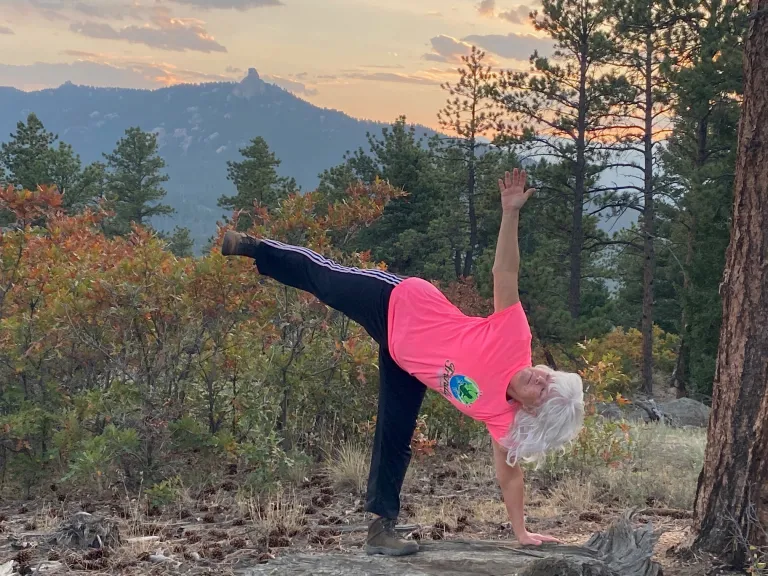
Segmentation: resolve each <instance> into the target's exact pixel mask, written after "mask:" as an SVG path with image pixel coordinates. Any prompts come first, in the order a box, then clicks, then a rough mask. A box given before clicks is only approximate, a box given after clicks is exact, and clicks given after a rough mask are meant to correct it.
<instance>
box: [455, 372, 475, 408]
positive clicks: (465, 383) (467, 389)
mask: <svg viewBox="0 0 768 576" xmlns="http://www.w3.org/2000/svg"><path fill="white" fill-rule="evenodd" d="M449 386H450V388H451V394H453V397H454V398H456V400H458V401H459V402H461V403H462V404H464V405H465V406H470V405H472V404H474V403H475V401H477V399H478V398H480V388H479V387H478V386H477V383H476V382H475V381H474V380H472V379H471V378H467V377H466V376H463V375H461V374H456V375H455V376H453V377H452V378H451V381H450V383H449Z"/></svg>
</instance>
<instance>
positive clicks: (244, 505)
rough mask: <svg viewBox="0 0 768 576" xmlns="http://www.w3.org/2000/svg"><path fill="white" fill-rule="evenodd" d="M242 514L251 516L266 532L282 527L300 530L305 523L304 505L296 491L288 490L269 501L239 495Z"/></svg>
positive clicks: (238, 500)
mask: <svg viewBox="0 0 768 576" xmlns="http://www.w3.org/2000/svg"><path fill="white" fill-rule="evenodd" d="M236 504H237V508H238V511H239V512H240V514H241V515H243V516H246V517H249V518H251V519H252V520H253V521H254V523H255V524H256V525H257V528H259V529H260V530H261V531H264V532H265V533H268V532H270V531H271V530H273V529H275V528H277V527H282V528H284V529H285V530H286V531H288V532H298V531H300V530H301V528H302V526H303V525H304V522H305V518H304V506H302V504H301V501H300V500H299V498H298V497H297V496H296V494H295V493H294V492H290V493H289V492H286V493H283V494H281V495H279V496H277V497H275V498H272V499H270V500H269V501H266V502H265V501H263V500H260V499H259V498H256V497H253V496H245V495H242V494H241V495H238V497H237V500H236Z"/></svg>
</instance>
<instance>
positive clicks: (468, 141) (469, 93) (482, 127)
mask: <svg viewBox="0 0 768 576" xmlns="http://www.w3.org/2000/svg"><path fill="white" fill-rule="evenodd" d="M484 59H485V52H483V51H482V50H478V49H477V48H476V47H475V46H473V47H472V51H471V52H470V54H469V55H468V56H462V63H463V66H462V67H461V68H459V80H458V81H457V82H456V83H453V84H452V83H450V82H446V83H444V84H443V85H442V88H443V90H445V91H446V92H448V94H449V98H448V101H447V102H446V104H445V107H444V108H443V109H442V110H440V111H439V112H438V113H437V119H438V122H439V124H440V127H441V128H442V129H443V130H445V131H446V132H447V133H448V134H450V135H451V137H450V138H449V139H448V140H447V141H446V144H447V146H448V147H449V148H456V149H457V150H458V151H459V154H458V155H454V156H452V157H451V160H452V161H453V162H456V164H457V166H458V167H460V170H459V174H458V176H459V178H461V179H462V180H463V181H464V182H466V184H465V185H464V186H457V187H456V190H457V192H458V195H457V196H458V197H457V198H456V207H457V208H461V210H460V211H459V210H456V213H455V218H456V219H457V220H458V218H459V216H460V215H461V217H462V218H463V217H464V215H466V228H467V233H466V234H462V235H454V236H453V240H454V242H456V245H454V246H453V247H452V250H453V251H454V262H455V268H456V276H470V275H472V272H473V268H474V261H475V258H476V257H477V254H478V250H479V248H480V247H479V245H478V214H477V198H476V196H477V194H478V186H477V184H478V183H477V176H478V174H477V171H478V156H479V155H480V154H482V153H483V152H484V151H485V150H486V149H487V147H488V146H487V141H484V140H482V137H484V136H487V135H488V134H490V133H491V131H493V130H495V129H497V128H498V126H499V122H500V120H501V116H502V112H501V111H500V110H499V109H498V107H497V106H496V104H495V102H494V101H493V99H492V98H491V97H490V96H491V94H492V90H493V87H494V84H495V82H496V77H497V75H496V73H495V72H494V71H493V69H492V68H491V67H490V66H488V65H486V64H484ZM463 236H466V238H463ZM461 240H464V241H463V242H461V244H460V243H459V242H458V241H461ZM462 252H463V254H462ZM462 260H463V262H462Z"/></svg>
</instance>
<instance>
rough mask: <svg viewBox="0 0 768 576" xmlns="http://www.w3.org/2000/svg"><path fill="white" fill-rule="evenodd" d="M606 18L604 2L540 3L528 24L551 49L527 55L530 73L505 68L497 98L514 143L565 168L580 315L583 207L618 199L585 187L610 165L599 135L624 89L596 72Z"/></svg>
mask: <svg viewBox="0 0 768 576" xmlns="http://www.w3.org/2000/svg"><path fill="white" fill-rule="evenodd" d="M609 15H610V14H609V8H608V6H607V4H606V3H604V2H602V1H598V0H577V1H575V2H573V1H566V0H543V3H542V8H541V12H540V13H539V12H534V13H533V14H532V22H533V25H534V26H535V28H536V29H537V30H538V31H540V32H544V33H546V34H547V35H548V36H549V37H550V38H552V39H553V40H554V42H555V50H554V53H553V55H552V57H545V56H540V55H539V54H538V53H534V54H533V56H531V64H532V70H531V72H530V73H520V72H514V71H510V72H508V73H506V74H505V75H504V76H503V77H502V78H501V80H500V82H499V88H500V90H499V91H498V93H497V96H496V97H497V99H498V101H499V103H500V104H502V105H503V106H504V107H505V108H506V109H507V111H508V113H509V115H510V120H511V122H510V133H511V135H512V137H513V140H516V141H523V142H527V143H528V144H529V145H530V146H531V147H532V148H533V149H534V151H535V152H536V153H539V154H542V155H545V156H550V157H552V158H554V160H555V161H556V162H561V161H562V162H566V163H567V165H568V166H569V168H570V176H569V178H568V180H567V181H566V182H565V185H566V187H567V188H568V189H569V190H570V193H571V194H572V195H573V202H572V208H573V213H572V225H571V231H572V237H571V239H570V248H569V264H568V269H569V288H568V302H569V304H568V306H569V311H570V314H571V316H572V317H574V318H576V317H578V316H579V314H580V312H581V280H582V261H581V258H582V252H583V247H584V242H585V231H584V214H585V210H586V209H587V207H589V210H593V209H594V207H595V206H596V205H598V206H605V207H606V209H607V208H608V207H612V206H615V205H616V204H617V199H616V198H615V196H616V195H617V194H616V190H615V189H614V188H613V187H611V186H597V185H595V186H594V187H589V186H588V185H587V183H588V182H589V181H590V180H594V181H595V182H596V181H597V176H599V174H601V173H602V172H603V170H605V169H606V168H607V167H608V166H609V162H608V157H609V155H608V150H607V149H606V144H605V136H606V135H607V133H608V132H609V131H610V130H611V129H612V124H613V123H614V118H615V112H616V106H617V105H618V104H620V103H621V102H623V101H626V89H627V87H628V86H627V84H626V81H625V80H623V79H622V78H620V77H616V76H615V75H613V74H612V73H606V72H604V71H603V70H604V66H605V65H606V64H607V63H608V61H609V60H610V57H611V55H612V54H613V53H614V46H613V44H612V42H611V41H610V39H609V37H608V35H607V33H606V27H605V23H606V21H607V20H608V18H609Z"/></svg>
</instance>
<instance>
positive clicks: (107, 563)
mask: <svg viewBox="0 0 768 576" xmlns="http://www.w3.org/2000/svg"><path fill="white" fill-rule="evenodd" d="M489 467H490V464H489V463H488V464H480V465H473V464H471V459H468V458H465V457H462V456H457V455H455V454H450V453H448V454H441V455H439V456H432V457H430V458H428V459H427V460H425V461H422V462H416V463H415V465H414V466H412V472H410V473H409V475H408V477H407V478H406V487H405V489H404V496H403V505H402V512H403V513H402V516H401V518H400V523H401V524H404V525H408V526H410V527H411V528H412V532H411V536H410V537H412V538H415V539H419V540H421V539H431V540H442V539H453V538H462V539H467V538H477V539H484V540H496V539H499V540H510V541H513V540H514V537H513V535H512V532H511V529H510V526H509V524H508V523H507V522H505V520H506V518H505V512H504V507H503V503H502V502H501V499H500V493H499V490H498V487H497V486H496V485H495V484H494V482H493V481H492V477H489V474H490V473H491V472H490V471H489ZM531 484H533V486H531V487H530V490H529V497H528V503H527V511H528V523H529V527H530V529H531V530H532V531H537V532H546V533H549V534H552V535H554V536H557V537H558V538H560V539H561V540H563V541H564V542H566V543H570V544H582V543H584V542H586V541H587V540H588V538H589V537H590V536H591V535H592V534H593V533H594V532H597V531H600V530H603V529H605V528H606V527H607V526H608V525H609V524H610V523H611V521H612V520H613V519H615V518H616V517H618V516H619V515H620V513H621V512H622V511H621V510H620V509H617V508H612V507H610V506H597V505H595V506H593V507H592V509H588V510H583V511H581V512H573V511H571V512H564V511H563V510H562V508H560V507H558V506H557V505H555V504H553V497H552V494H551V493H550V491H549V490H548V488H547V487H546V486H537V485H536V483H535V482H532V483H531ZM78 511H85V512H88V513H91V514H93V515H95V516H104V517H109V518H113V519H115V520H117V521H118V525H119V530H120V535H121V545H120V546H119V547H117V548H116V549H114V550H110V551H101V550H91V551H88V552H85V553H84V552H82V551H67V550H62V549H57V548H56V547H55V546H54V547H52V546H50V545H49V544H47V543H46V542H47V540H48V539H49V537H50V535H51V534H52V533H54V532H55V531H56V530H57V528H58V527H59V525H60V524H61V523H62V522H63V521H65V520H66V519H68V518H69V517H71V515H72V514H74V513H76V512H78ZM689 516H690V514H689V513H688V512H687V511H684V510H683V511H678V510H664V509H661V510H655V509H653V508H647V509H644V510H641V511H639V513H638V516H637V520H638V522H647V521H651V522H653V525H654V527H656V528H657V529H661V530H663V531H664V533H663V535H662V536H661V538H660V540H659V543H658V545H657V547H656V558H655V559H656V560H657V561H658V562H660V563H661V564H662V566H663V569H664V574H665V575H667V576H702V575H705V574H729V573H732V572H727V571H725V570H723V569H721V568H720V567H718V565H717V563H715V562H713V561H712V559H710V558H682V557H681V556H680V555H679V554H676V553H675V546H677V545H678V544H680V543H681V542H683V541H684V539H685V538H686V536H687V534H688V527H689ZM0 520H1V521H0V574H1V573H3V571H2V565H3V564H6V563H7V562H9V561H10V560H12V559H15V560H16V561H17V562H18V566H17V567H16V569H17V570H18V572H16V573H22V574H32V573H35V570H38V572H37V573H40V574H54V573H55V574H59V573H61V574H80V573H83V574H86V573H87V574H139V573H141V574H190V575H192V574H194V575H203V574H237V573H238V572H241V571H243V570H244V569H246V568H247V567H248V566H252V565H254V564H257V563H264V562H269V561H270V560H271V559H273V558H275V557H277V556H280V555H285V554H291V553H292V552H296V551H302V552H311V553H316V554H323V553H326V552H329V551H333V552H336V553H339V552H342V553H350V554H354V553H358V554H359V553H361V552H362V546H363V544H364V539H365V529H366V522H367V519H366V517H365V515H364V513H363V500H362V496H361V494H359V493H358V492H357V491H356V490H355V489H344V488H341V487H340V486H339V484H338V483H337V484H336V485H335V486H334V485H333V483H332V482H331V481H330V479H329V478H328V477H327V476H326V475H324V474H314V475H312V476H310V477H309V478H307V479H305V480H304V481H303V482H302V483H301V484H300V485H298V486H297V487H296V488H295V489H294V490H292V491H287V492H286V493H284V494H283V495H282V496H281V497H279V498H273V499H272V500H270V501H267V502H259V501H257V500H255V499H251V498H247V497H244V496H243V495H242V493H240V492H239V491H238V483H237V481H236V477H232V478H229V479H227V478H225V479H223V480H222V481H221V482H218V483H217V484H216V485H215V486H211V487H209V488H207V489H205V490H201V491H200V492H199V493H195V494H187V495H185V497H184V498H180V499H179V501H178V502H175V503H173V504H169V505H167V506H165V507H164V508H163V509H162V510H158V509H152V510H147V508H146V505H144V504H142V503H140V502H139V501H137V500H136V499H129V498H126V496H125V494H119V493H117V492H116V493H115V494H114V495H113V496H112V497H111V498H106V499H100V500H94V499H90V498H84V497H82V496H76V495H74V494H64V493H62V491H61V489H57V490H56V491H55V492H54V491H53V490H51V491H50V493H49V494H48V495H47V497H46V498H39V499H37V500H34V501H26V502H9V501H4V502H2V503H0Z"/></svg>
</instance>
